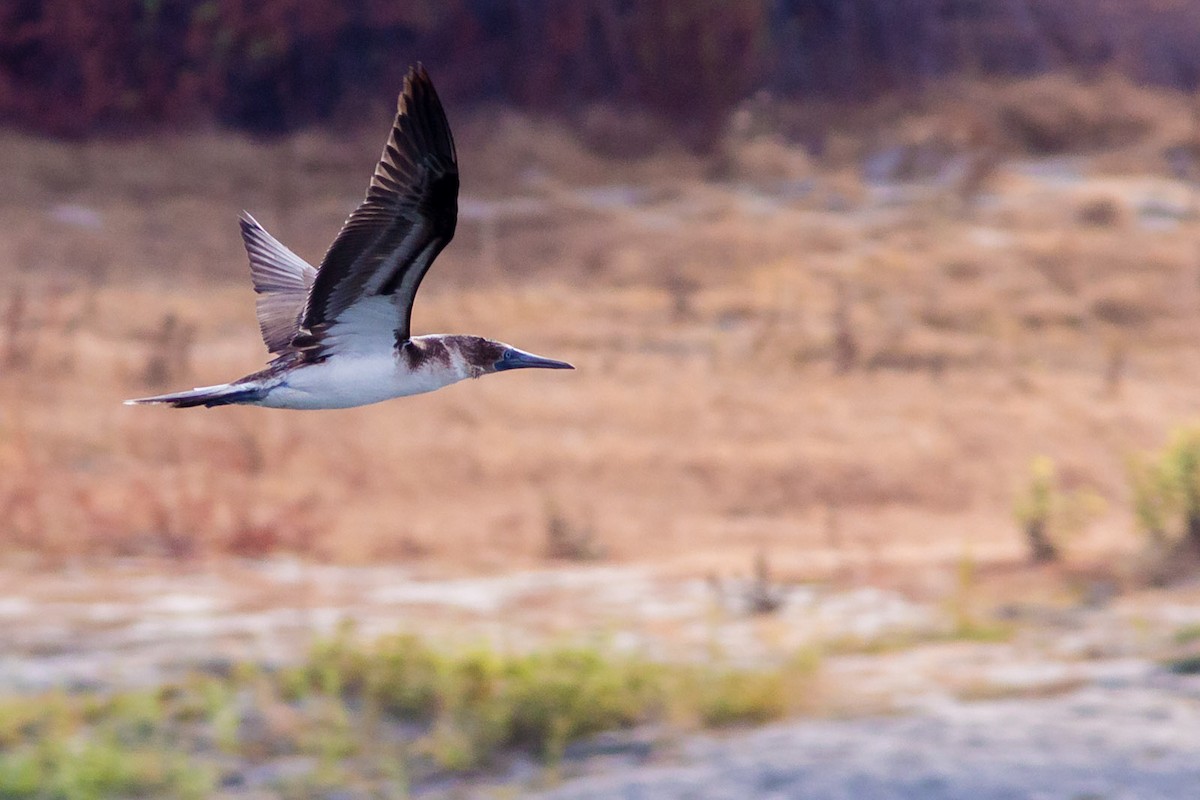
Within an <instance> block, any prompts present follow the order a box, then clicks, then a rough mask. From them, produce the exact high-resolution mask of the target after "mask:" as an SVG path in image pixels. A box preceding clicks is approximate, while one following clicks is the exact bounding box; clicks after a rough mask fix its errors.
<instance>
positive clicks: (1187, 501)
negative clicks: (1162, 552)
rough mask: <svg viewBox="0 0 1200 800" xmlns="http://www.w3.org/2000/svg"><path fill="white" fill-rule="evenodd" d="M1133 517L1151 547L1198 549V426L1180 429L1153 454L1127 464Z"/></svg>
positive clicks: (1199, 465)
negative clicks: (1180, 546)
mask: <svg viewBox="0 0 1200 800" xmlns="http://www.w3.org/2000/svg"><path fill="white" fill-rule="evenodd" d="M1129 472H1130V483H1131V484H1132V489H1133V504H1134V514H1135V516H1136V518H1137V522H1138V527H1139V528H1141V529H1142V531H1143V532H1145V533H1146V535H1147V536H1148V537H1149V538H1150V541H1151V544H1152V545H1154V546H1156V547H1159V548H1164V549H1172V548H1174V547H1177V546H1179V545H1183V544H1186V545H1189V546H1191V547H1194V548H1196V549H1197V550H1200V427H1188V428H1181V429H1179V430H1177V431H1175V433H1174V434H1173V435H1172V436H1171V440H1170V441H1169V442H1168V443H1167V446H1166V447H1165V448H1164V449H1163V450H1162V451H1161V452H1159V453H1157V454H1149V455H1143V456H1141V457H1137V458H1134V459H1133V460H1132V461H1131V463H1130V470H1129Z"/></svg>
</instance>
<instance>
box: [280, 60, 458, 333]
mask: <svg viewBox="0 0 1200 800" xmlns="http://www.w3.org/2000/svg"><path fill="white" fill-rule="evenodd" d="M457 222H458V161H457V158H456V156H455V152H454V139H453V137H452V136H451V135H450V125H449V123H448V122H447V121H446V114H445V112H444V111H443V110H442V104H441V102H440V101H439V100H438V96H437V92H435V91H434V89H433V84H432V83H431V82H430V80H429V75H428V73H426V71H425V68H424V67H423V66H421V65H420V64H418V65H417V66H416V67H414V68H412V69H410V70H409V71H408V75H407V76H406V77H405V79H404V91H403V92H402V93H401V95H400V100H399V104H398V111H397V113H396V121H395V123H394V124H393V125H392V133H391V135H390V136H389V137H388V141H387V146H386V147H384V150H383V156H382V157H381V158H380V160H379V165H378V166H377V167H376V168H375V174H374V176H373V177H372V178H371V186H370V187H369V188H368V189H367V196H366V199H365V200H363V202H362V205H360V206H359V207H358V208H357V209H355V210H354V213H352V214H351V215H350V217H349V218H348V219H347V220H346V223H345V225H343V226H342V230H341V232H340V233H338V235H337V238H336V239H335V240H334V242H333V244H332V245H330V247H329V251H328V252H326V253H325V258H324V259H323V260H322V261H321V266H320V268H319V269H318V270H317V278H316V281H315V282H314V284H313V287H312V292H311V293H310V294H309V297H308V304H307V305H306V307H305V311H304V317H303V319H302V321H301V326H300V327H301V329H302V330H301V331H300V334H299V338H298V340H297V344H301V343H302V342H303V341H304V340H305V339H307V337H306V336H305V333H306V332H307V333H309V334H312V337H313V338H314V339H315V340H317V341H319V339H320V334H321V332H322V331H324V330H326V329H327V328H329V327H330V326H331V325H333V324H334V323H336V322H337V320H338V317H339V316H340V315H342V314H343V313H344V312H345V311H346V309H348V308H350V307H351V306H353V305H354V304H355V303H356V302H358V301H359V300H361V299H363V298H367V297H372V296H375V295H385V296H390V297H391V298H392V302H393V303H394V304H395V306H396V309H397V312H398V313H397V324H396V330H395V335H396V339H397V341H402V340H404V339H407V338H408V337H409V334H410V331H409V327H410V324H411V320H412V304H413V298H414V297H415V295H416V293H417V287H418V286H419V285H420V283H421V278H423V277H424V276H425V272H426V271H427V270H428V269H429V265H430V264H432V263H433V259H434V258H436V257H437V254H438V253H440V252H441V251H442V248H444V247H445V246H446V245H447V244H448V243H449V242H450V239H451V238H453V236H454V229H455V226H456V225H457ZM309 341H312V340H311V339H309Z"/></svg>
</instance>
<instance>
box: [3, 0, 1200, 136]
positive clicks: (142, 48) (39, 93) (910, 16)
mask: <svg viewBox="0 0 1200 800" xmlns="http://www.w3.org/2000/svg"><path fill="white" fill-rule="evenodd" d="M1198 36H1200V6H1197V5H1196V4H1195V3H1193V2H1189V0H1153V1H1152V0H1143V1H1142V2H1127V0H1043V1H1042V2H1038V3H1029V2H1027V1H1026V0H996V2H987V3H980V2H967V1H965V0H959V1H956V2H937V3H935V2H907V3H898V2H896V0H860V2H856V3H825V4H822V3H786V2H778V0H751V1H750V2H747V1H746V0H709V2H703V3H678V2H673V1H672V0H648V1H646V2H635V3H630V2H624V1H623V0H588V2H572V3H556V2H542V3H537V2H534V3H530V2H518V0H507V1H505V0H500V1H499V2H487V3H480V2H471V1H470V0H460V1H459V2H443V1H442V0H415V1H410V2H403V3H400V2H396V3H386V2H383V3H381V2H370V0H347V2H338V3H328V2H325V1H324V0H269V1H268V2H260V1H259V0H254V2H251V1H250V0H26V1H21V0H14V1H12V2H7V3H4V4H0V118H7V119H9V120H13V121H17V122H19V123H21V124H22V125H24V126H26V127H29V128H32V129H36V130H40V131H47V132H51V133H55V134H60V135H84V134H88V133H91V132H93V131H95V130H97V128H111V127H113V126H125V127H127V126H134V127H144V126H146V125H147V124H161V123H164V122H165V123H170V124H173V125H176V126H181V125H184V124H187V123H190V122H193V121H195V120H197V119H216V120H218V121H221V122H223V123H226V124H231V125H234V126H238V127H244V128H248V129H252V130H260V131H278V130H285V129H291V128H294V127H296V126H299V125H303V124H305V123H307V122H310V121H311V120H313V119H317V118H326V117H328V116H329V115H330V114H331V113H332V112H334V111H336V110H338V109H339V108H344V107H346V106H347V105H350V106H353V105H354V104H355V103H357V102H359V101H360V100H361V99H362V98H363V97H364V96H365V97H372V98H374V97H377V96H379V95H380V94H389V93H390V92H391V91H393V90H394V87H395V86H397V85H398V84H399V80H400V76H401V75H402V74H403V71H404V69H405V68H406V67H407V65H408V63H409V62H410V61H413V60H416V59H424V60H426V61H427V62H429V63H430V66H431V67H433V68H434V71H435V72H436V74H437V76H438V80H439V85H440V86H442V87H444V89H445V91H446V92H447V93H448V95H449V96H451V97H453V98H455V99H457V100H459V101H463V100H485V101H491V102H506V103H509V104H515V105H517V106H521V107H525V108H534V107H536V108H543V109H545V108H549V109H552V110H557V111H572V112H573V111H575V110H577V109H578V107H579V104H580V102H581V101H594V100H603V101H615V102H619V103H621V104H622V106H623V107H625V108H628V107H630V106H635V107H641V108H644V109H650V110H653V111H654V112H656V113H660V114H665V115H666V116H668V117H670V118H671V119H672V120H673V122H674V124H673V126H672V131H673V133H674V134H676V135H682V136H683V137H684V138H685V139H688V140H690V141H692V142H693V143H698V144H705V145H708V144H711V143H712V141H713V135H714V133H715V131H716V128H717V126H718V125H719V124H720V122H721V121H722V120H723V119H724V116H725V115H726V113H727V112H728V110H729V109H730V108H731V107H732V105H733V104H734V103H736V102H737V101H738V100H740V99H742V98H744V97H746V96H747V95H748V94H750V93H751V92H753V91H754V90H756V89H759V88H767V89H770V90H772V91H775V92H780V93H783V94H786V95H791V96H795V97H797V98H803V99H812V98H815V97H839V98H848V97H849V98H857V99H861V98H865V97H871V96H877V95H879V94H880V93H882V92H901V93H907V94H909V95H910V96H915V95H917V94H919V93H920V92H922V91H923V90H924V89H925V88H927V87H928V86H929V85H930V82H931V81H933V80H935V79H942V78H945V77H948V76H963V75H965V76H968V77H972V78H979V77H985V76H1013V75H1033V74H1039V73H1043V72H1046V71H1049V70H1054V69H1061V68H1063V67H1070V68H1072V69H1078V70H1081V71H1083V72H1084V73H1085V74H1087V73H1095V72H1096V71H1098V70H1112V71H1115V72H1119V73H1123V74H1125V75H1126V76H1128V77H1131V78H1133V79H1136V80H1139V81H1146V82H1149V83H1153V84H1157V85H1162V86H1168V87H1173V88H1181V89H1189V90H1190V89H1194V88H1195V87H1196V86H1197V83H1198V82H1200V51H1198V50H1197V48H1196V47H1195V46H1194V45H1195V42H1196V40H1197V37H1198Z"/></svg>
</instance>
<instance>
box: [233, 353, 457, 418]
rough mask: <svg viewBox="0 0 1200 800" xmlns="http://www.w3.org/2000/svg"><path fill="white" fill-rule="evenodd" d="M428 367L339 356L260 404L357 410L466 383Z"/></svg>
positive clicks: (300, 372)
mask: <svg viewBox="0 0 1200 800" xmlns="http://www.w3.org/2000/svg"><path fill="white" fill-rule="evenodd" d="M437 366H439V365H433V364H428V365H425V366H424V367H422V368H421V369H420V370H417V371H415V372H412V371H409V370H407V369H404V368H403V367H402V366H401V365H400V364H398V363H397V361H396V358H395V357H394V356H392V355H391V354H387V355H383V354H380V355H363V356H341V357H339V356H334V357H332V358H330V359H328V360H327V361H324V362H322V363H320V364H310V365H307V366H303V367H300V368H298V369H295V370H293V371H291V372H289V373H287V374H286V375H284V376H283V380H282V382H281V383H280V384H279V385H278V386H275V387H274V388H272V389H271V390H270V392H268V393H267V396H266V397H264V398H263V399H262V400H261V401H259V402H258V403H257V404H256V405H262V406H266V407H268V408H295V409H317V408H352V407H354V406H365V405H368V404H370V403H378V402H380V401H382V400H390V399H392V398H393V397H405V396H407V395H410V394H421V393H423V392H432V391H433V390H435V389H440V388H442V387H443V386H448V385H450V384H451V383H455V382H456V381H458V380H460V376H459V375H457V374H455V373H454V372H452V371H451V370H449V369H446V368H444V367H443V368H441V369H438V368H436V367H437Z"/></svg>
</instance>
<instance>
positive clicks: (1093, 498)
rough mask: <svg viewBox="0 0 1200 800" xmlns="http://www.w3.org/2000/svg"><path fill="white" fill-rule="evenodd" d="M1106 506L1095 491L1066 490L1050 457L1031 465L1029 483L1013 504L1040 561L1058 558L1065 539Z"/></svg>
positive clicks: (1019, 521) (1036, 460)
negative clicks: (1060, 482)
mask: <svg viewBox="0 0 1200 800" xmlns="http://www.w3.org/2000/svg"><path fill="white" fill-rule="evenodd" d="M1103 509H1104V500H1103V499H1102V498H1101V497H1100V496H1099V495H1098V494H1096V493H1095V492H1094V491H1090V490H1086V489H1082V490H1072V491H1067V490H1064V489H1063V488H1062V487H1061V486H1060V484H1059V478H1058V469H1057V467H1056V466H1055V464H1054V461H1053V460H1051V459H1050V458H1049V457H1047V456H1038V457H1037V458H1035V459H1034V460H1033V463H1031V464H1030V467H1029V482H1028V484H1026V486H1025V488H1024V489H1023V490H1022V492H1021V493H1020V494H1019V495H1018V496H1017V499H1016V502H1015V503H1014V504H1013V514H1014V516H1015V517H1016V520H1017V524H1018V525H1020V526H1021V530H1022V531H1023V532H1024V534H1025V539H1026V541H1027V542H1028V543H1029V550H1030V553H1031V555H1032V556H1033V560H1034V561H1038V562H1044V561H1056V560H1058V558H1059V557H1060V556H1061V554H1062V541H1063V540H1064V539H1066V538H1068V537H1069V536H1070V535H1071V534H1073V533H1075V532H1076V531H1078V530H1079V529H1081V528H1083V527H1084V526H1085V525H1087V523H1088V522H1089V521H1090V520H1091V519H1092V518H1094V517H1095V516H1097V515H1099V514H1100V513H1101V512H1102V511H1103Z"/></svg>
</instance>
